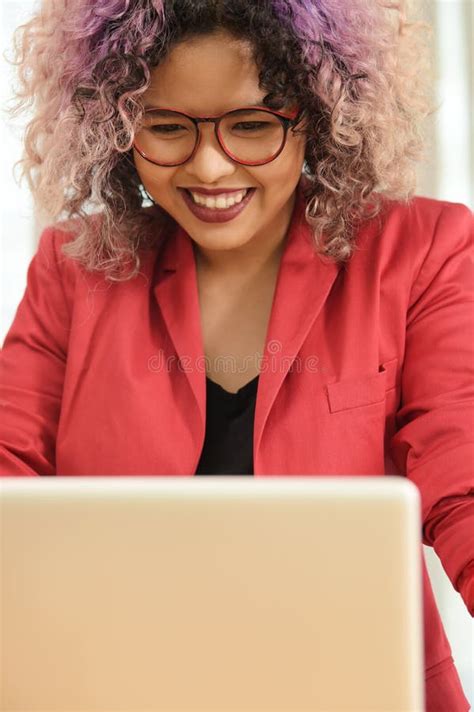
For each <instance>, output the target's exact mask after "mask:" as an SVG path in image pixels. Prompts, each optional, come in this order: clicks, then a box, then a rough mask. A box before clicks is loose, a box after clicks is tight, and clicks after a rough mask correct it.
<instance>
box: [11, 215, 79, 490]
mask: <svg viewBox="0 0 474 712" xmlns="http://www.w3.org/2000/svg"><path fill="white" fill-rule="evenodd" d="M56 240H57V233H56V230H55V229H54V227H47V228H45V229H44V230H43V232H42V233H41V235H40V238H39V244H38V249H37V252H36V254H35V255H34V257H33V259H32V260H31V262H30V265H29V267H28V272H27V285H26V289H25V292H24V295H23V298H22V300H21V302H20V304H19V306H18V308H17V311H16V314H15V317H14V320H13V323H12V325H11V327H10V329H9V331H8V333H7V335H6V337H5V340H4V343H3V347H2V351H1V353H0V403H1V421H0V475H4V476H5V475H7V476H9V475H55V474H56V466H55V449H56V432H57V428H58V421H59V416H60V411H61V398H62V391H63V383H64V375H65V369H66V358H67V350H68V333H69V324H70V318H69V314H68V309H67V304H66V298H65V293H64V289H63V284H62V281H61V274H60V270H59V267H58V255H57V249H58V248H57V243H56ZM63 259H64V257H63Z"/></svg>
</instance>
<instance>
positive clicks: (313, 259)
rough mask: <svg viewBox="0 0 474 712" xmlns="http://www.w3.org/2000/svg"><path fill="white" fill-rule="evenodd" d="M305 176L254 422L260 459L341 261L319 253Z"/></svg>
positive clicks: (269, 335) (278, 285)
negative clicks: (275, 408)
mask: <svg viewBox="0 0 474 712" xmlns="http://www.w3.org/2000/svg"><path fill="white" fill-rule="evenodd" d="M303 185H304V183H303V179H302V181H301V182H300V184H299V186H298V190H297V199H296V202H295V209H294V211H293V217H292V221H291V224H290V229H289V232H288V239H287V244H286V246H285V250H284V252H283V254H282V259H281V263H280V270H279V273H278V278H277V283H276V287H275V294H274V298H273V305H272V311H271V315H270V320H269V324H268V330H267V336H266V340H265V352H264V357H263V367H262V372H261V375H260V378H259V386H258V394H257V403H256V409H255V422H254V458H255V453H256V452H257V450H258V447H259V444H260V440H261V436H262V432H263V429H264V427H265V422H266V420H267V418H268V414H269V412H270V409H271V407H272V404H273V402H274V400H275V398H276V395H277V393H278V390H279V388H280V386H281V384H282V383H283V380H284V378H285V376H286V374H287V373H288V371H289V370H290V368H291V365H292V362H293V361H294V359H295V357H296V356H297V354H298V352H299V350H300V348H301V346H302V344H303V342H304V341H305V339H306V337H307V335H308V333H309V331H310V329H311V327H312V325H313V323H314V321H315V320H316V318H317V317H318V314H319V313H320V311H321V309H322V307H323V305H324V303H325V301H326V298H327V296H328V294H329V292H330V290H331V287H332V285H333V284H334V281H335V280H336V277H337V275H338V273H339V270H340V266H339V265H336V264H335V263H333V262H329V261H324V262H323V260H322V259H321V258H320V257H319V255H318V254H317V253H316V251H315V248H314V243H313V237H312V234H311V229H310V227H309V226H308V225H307V223H306V221H305V207H306V203H305V198H304V195H303Z"/></svg>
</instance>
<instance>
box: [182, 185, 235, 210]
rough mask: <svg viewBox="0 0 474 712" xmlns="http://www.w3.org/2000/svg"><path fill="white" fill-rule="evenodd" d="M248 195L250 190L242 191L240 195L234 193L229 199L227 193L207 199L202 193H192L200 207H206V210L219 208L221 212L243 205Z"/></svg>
mask: <svg viewBox="0 0 474 712" xmlns="http://www.w3.org/2000/svg"><path fill="white" fill-rule="evenodd" d="M247 193H248V189H247V190H241V191H239V192H238V193H234V194H233V195H232V196H230V197H228V194H225V193H224V194H222V195H214V196H212V197H209V198H205V197H204V196H203V195H202V194H200V193H191V195H192V196H193V200H194V202H195V203H197V204H198V205H204V206H205V207H206V208H218V209H221V210H226V209H227V208H231V207H232V205H236V204H237V203H241V202H242V200H243V199H244V198H245V196H246V195H247Z"/></svg>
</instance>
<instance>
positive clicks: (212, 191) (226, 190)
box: [180, 185, 252, 195]
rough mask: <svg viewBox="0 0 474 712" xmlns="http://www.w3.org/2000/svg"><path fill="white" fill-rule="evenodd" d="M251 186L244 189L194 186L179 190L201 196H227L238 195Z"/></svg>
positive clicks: (183, 187) (182, 187)
mask: <svg viewBox="0 0 474 712" xmlns="http://www.w3.org/2000/svg"><path fill="white" fill-rule="evenodd" d="M251 187H252V186H245V187H244V188H220V189H219V188H212V189H210V188H199V187H194V186H192V185H191V186H189V187H188V186H181V188H180V190H190V191H192V192H193V193H201V195H228V194H229V193H230V194H232V193H240V191H241V190H249V189H250V188H251Z"/></svg>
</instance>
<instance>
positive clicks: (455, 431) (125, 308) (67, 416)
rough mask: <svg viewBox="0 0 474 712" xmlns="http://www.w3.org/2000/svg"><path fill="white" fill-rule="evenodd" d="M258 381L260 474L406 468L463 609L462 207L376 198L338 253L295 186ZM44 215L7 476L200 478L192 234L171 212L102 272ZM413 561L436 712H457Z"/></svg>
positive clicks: (5, 436)
mask: <svg viewBox="0 0 474 712" xmlns="http://www.w3.org/2000/svg"><path fill="white" fill-rule="evenodd" d="M297 192H298V194H297V202H296V204H295V210H294V213H293V218H292V222H291V226H290V230H289V233H288V238H287V242H286V245H285V250H284V253H283V256H282V260H281V265H280V271H279V275H278V282H277V286H276V292H275V296H274V300H273V306H272V311H271V317H270V322H269V326H268V332H267V339H266V348H265V360H264V362H263V363H262V368H261V375H260V379H259V385H258V393H257V401H256V410H255V425H254V472H255V476H256V477H265V476H266V475H293V474H294V475H308V476H311V475H313V476H315V475H328V474H329V475H348V474H350V475H374V476H381V475H384V474H398V475H402V476H407V477H409V478H410V479H411V480H412V481H413V482H414V483H415V484H416V485H417V487H418V489H419V491H420V494H421V499H422V518H423V543H424V544H427V545H431V546H434V549H435V551H436V552H437V554H438V556H439V557H440V559H441V562H442V564H443V567H444V569H445V571H446V573H447V575H448V576H449V578H450V580H451V582H452V584H453V586H454V587H455V589H456V590H459V591H460V593H461V595H462V597H463V600H464V602H465V604H466V607H467V608H468V610H469V612H470V614H471V615H474V586H473V581H474V541H473V538H472V532H473V530H474V498H473V491H474V448H473V424H474V423H473V420H474V419H473V412H474V410H473V402H474V378H473V376H474V373H473V371H474V353H473V349H474V338H473V335H474V314H473V306H472V302H473V283H474V279H473V277H474V270H473V262H474V259H473V240H472V234H473V214H472V212H471V211H470V210H469V209H468V208H467V207H466V206H464V205H461V204H457V203H449V202H445V201H438V200H432V199H429V198H423V197H416V198H414V199H413V200H412V202H411V203H410V204H409V205H405V204H403V203H400V202H395V201H387V202H386V204H385V208H384V212H383V214H382V215H381V216H380V217H378V218H375V219H373V220H371V221H366V222H365V223H364V225H363V226H362V227H361V229H360V230H359V232H358V237H357V244H358V250H357V251H356V253H355V254H354V256H353V257H352V259H351V261H350V262H349V263H348V264H347V265H345V266H336V265H334V264H332V263H329V262H327V261H324V260H322V259H321V258H320V257H319V256H317V255H316V253H315V252H314V249H313V247H312V243H311V235H310V231H309V228H308V227H307V226H306V224H305V222H304V199H303V196H302V184H300V185H299V186H298V191H297ZM61 225H62V224H61V223H58V224H57V225H56V226H52V227H48V228H46V229H45V230H44V231H43V233H42V234H41V236H40V242H39V247H38V250H37V253H36V255H35V256H34V257H33V259H32V261H31V264H30V267H29V270H28V282H27V288H26V291H25V294H24V297H23V299H22V301H21V303H20V305H19V307H18V310H17V313H16V316H15V319H14V321H13V324H12V326H11V328H10V330H9V332H8V334H7V337H6V339H5V342H4V347H3V351H2V355H1V363H2V382H3V385H2V395H1V400H2V405H3V410H4V415H3V418H2V424H1V432H0V446H1V451H0V472H1V473H2V474H5V475H15V474H16V475H35V474H41V475H67V476H72V475H150V476H153V475H182V476H192V475H193V474H194V473H195V471H196V468H197V464H198V461H199V458H200V454H201V450H202V446H203V442H204V435H205V417H206V382H205V363H204V352H203V341H202V334H201V327H200V313H199V301H198V291H197V280H196V269H195V262H194V253H193V249H192V241H191V239H190V238H189V236H188V235H187V234H186V233H185V232H184V231H183V230H182V229H181V228H180V227H178V226H176V227H175V229H174V230H171V231H170V233H169V234H168V235H167V236H165V238H164V239H163V240H162V241H161V242H160V243H159V245H157V246H156V247H155V248H154V249H151V250H146V251H145V250H143V251H142V259H143V262H142V268H141V273H140V275H139V276H138V277H137V278H136V279H134V280H132V281H128V282H124V283H114V284H110V283H107V282H105V281H104V279H103V276H102V275H101V274H99V273H97V272H95V273H87V272H86V271H85V270H84V269H83V268H82V267H80V266H78V264H77V262H74V261H72V260H69V259H67V258H66V257H65V256H64V255H62V253H61V252H60V249H59V247H60V245H61V244H62V243H63V242H64V241H67V240H68V239H71V236H70V235H68V233H67V231H66V230H65V229H64V228H62V227H61ZM422 558H423V587H424V588H423V590H424V623H425V666H426V698H427V708H426V709H427V712H438V711H439V712H465V711H466V710H468V709H469V704H468V702H467V700H466V698H465V696H464V694H463V691H462V688H461V685H460V681H459V677H458V674H457V671H456V669H455V667H454V663H453V659H452V656H451V648H450V645H449V642H448V640H447V637H446V635H445V631H444V629H443V625H442V622H441V619H440V616H439V613H438V610H437V607H436V603H435V600H434V597H433V592H432V588H431V584H430V581H429V578H428V573H427V570H426V565H425V561H424V557H422Z"/></svg>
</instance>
